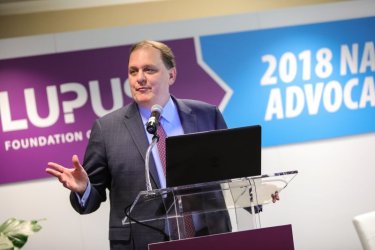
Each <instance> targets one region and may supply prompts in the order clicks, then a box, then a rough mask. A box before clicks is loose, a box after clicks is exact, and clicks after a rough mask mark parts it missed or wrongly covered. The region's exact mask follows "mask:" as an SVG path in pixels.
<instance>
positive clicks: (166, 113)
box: [138, 97, 176, 123]
mask: <svg viewBox="0 0 375 250" xmlns="http://www.w3.org/2000/svg"><path fill="white" fill-rule="evenodd" d="M138 107H139V112H140V114H141V116H142V120H143V121H146V122H147V121H148V118H149V117H150V115H151V110H149V109H147V108H143V107H141V106H138ZM175 112H176V105H175V103H174V102H173V100H172V98H171V97H169V99H168V102H167V103H166V104H165V106H164V107H163V112H162V118H163V122H167V123H171V122H172V121H173V117H174V114H175Z"/></svg>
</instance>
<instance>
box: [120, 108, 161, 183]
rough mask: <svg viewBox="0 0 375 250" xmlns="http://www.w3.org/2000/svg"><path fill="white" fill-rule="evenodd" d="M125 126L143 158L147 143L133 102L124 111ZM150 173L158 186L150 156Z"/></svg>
mask: <svg viewBox="0 0 375 250" xmlns="http://www.w3.org/2000/svg"><path fill="white" fill-rule="evenodd" d="M125 126H126V127H127V128H128V130H129V133H130V135H131V136H132V138H133V141H134V143H135V145H136V146H137V148H138V151H139V153H140V154H141V155H142V157H143V160H145V159H146V151H147V148H148V146H149V143H148V140H147V136H146V134H145V130H144V128H143V123H142V118H141V116H140V115H139V111H138V107H137V104H136V103H135V102H133V103H131V104H130V105H129V106H128V109H127V110H126V111H125ZM150 175H151V180H152V181H153V182H154V185H155V186H156V188H160V180H159V176H158V173H157V170H156V166H155V162H154V158H153V157H150Z"/></svg>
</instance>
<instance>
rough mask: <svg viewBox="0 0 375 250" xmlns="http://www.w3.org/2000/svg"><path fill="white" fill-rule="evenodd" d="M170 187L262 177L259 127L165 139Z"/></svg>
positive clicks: (167, 179)
mask: <svg viewBox="0 0 375 250" xmlns="http://www.w3.org/2000/svg"><path fill="white" fill-rule="evenodd" d="M166 167H167V174H166V182H167V187H176V186H183V185H190V184H196V183H204V182H211V181H219V180H228V179H235V178H241V177H248V176H257V175H260V174H261V127H260V126H259V125H255V126H248V127H240V128H232V129H222V130H213V131H208V132H198V133H192V134H184V135H178V136H170V137H167V138H166Z"/></svg>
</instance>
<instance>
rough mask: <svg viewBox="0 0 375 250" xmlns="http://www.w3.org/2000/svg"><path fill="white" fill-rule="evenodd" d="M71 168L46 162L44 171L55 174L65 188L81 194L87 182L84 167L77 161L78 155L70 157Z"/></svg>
mask: <svg viewBox="0 0 375 250" xmlns="http://www.w3.org/2000/svg"><path fill="white" fill-rule="evenodd" d="M72 162H73V168H65V167H63V166H61V165H59V164H57V163H54V162H48V164H47V165H48V167H47V168H46V172H47V173H48V174H50V175H53V176H55V177H56V178H58V179H59V181H60V182H61V183H62V184H63V186H64V187H66V188H67V189H69V190H71V191H73V192H76V193H79V194H80V195H82V194H83V193H84V192H85V190H86V187H87V183H88V182H89V178H88V175H87V173H86V171H85V169H84V168H83V167H82V165H81V163H79V160H78V156H77V155H73V157H72Z"/></svg>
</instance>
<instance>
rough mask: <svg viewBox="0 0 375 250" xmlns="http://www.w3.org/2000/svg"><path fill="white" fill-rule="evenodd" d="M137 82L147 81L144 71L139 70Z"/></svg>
mask: <svg viewBox="0 0 375 250" xmlns="http://www.w3.org/2000/svg"><path fill="white" fill-rule="evenodd" d="M137 82H138V83H139V84H143V83H145V82H146V76H145V74H144V72H143V71H139V72H138V75H137Z"/></svg>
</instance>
